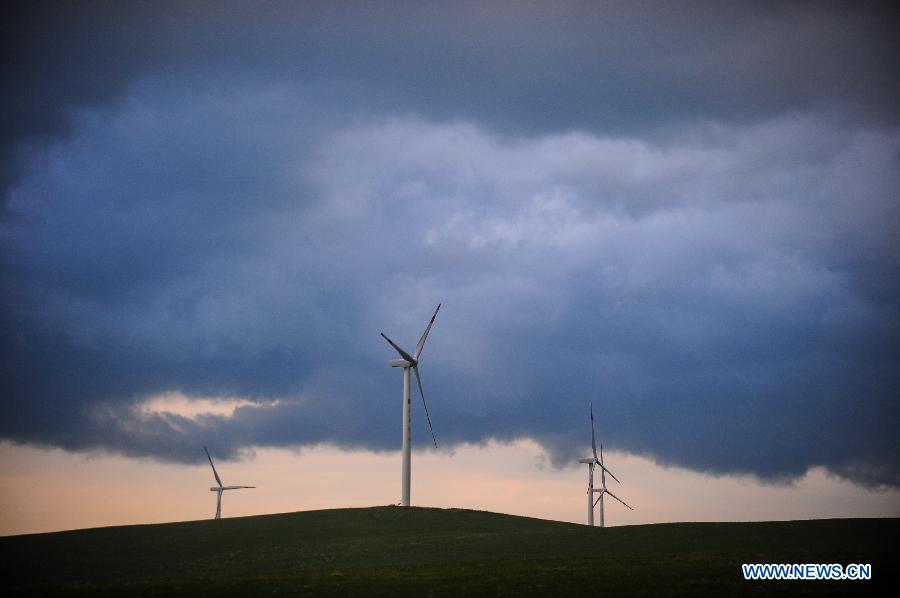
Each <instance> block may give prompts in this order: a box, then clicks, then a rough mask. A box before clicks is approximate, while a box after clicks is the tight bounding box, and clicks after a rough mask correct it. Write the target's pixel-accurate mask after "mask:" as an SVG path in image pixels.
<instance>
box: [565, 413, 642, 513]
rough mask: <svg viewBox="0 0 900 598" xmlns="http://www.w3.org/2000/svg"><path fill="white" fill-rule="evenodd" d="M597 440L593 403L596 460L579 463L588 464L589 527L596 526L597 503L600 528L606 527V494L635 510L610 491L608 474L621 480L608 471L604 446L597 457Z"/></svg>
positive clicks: (592, 440) (580, 460)
mask: <svg viewBox="0 0 900 598" xmlns="http://www.w3.org/2000/svg"><path fill="white" fill-rule="evenodd" d="M596 438H597V434H596V432H595V431H594V403H593V401H592V402H591V449H592V450H593V452H594V458H593V459H579V460H578V462H579V463H586V464H587V465H588V490H587V497H588V525H590V526H593V525H594V507H595V506H596V505H597V503H600V527H605V525H604V519H603V495H604V494H609V495H610V496H612V497H613V498H614V499H616V500H617V501H619V502H620V503H622V504H623V505H625V506H626V507H628V508H629V509H631V510H632V511H633V510H634V509H632V508H631V506H629V505H628V504H627V503H626V502H625V501H624V500H622V499H621V498H619V497H618V496H616V495H615V494H613V493H612V492H610V491H609V489H608V488H607V487H606V474H609V475H611V476H612V478H613V479H614V480H615V481H617V482H618V481H619V478H617V477H616V476H615V475H613V472H611V471H610V470H608V469H606V466H605V465H604V464H603V444H601V445H600V456H599V457H597V439H596ZM597 465H599V466H600V488H599V489H596V488H594V467H596V466H597ZM619 483H621V482H619ZM594 494H599V495H600V496H598V497H597V499H596V500H594Z"/></svg>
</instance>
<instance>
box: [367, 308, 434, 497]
mask: <svg viewBox="0 0 900 598" xmlns="http://www.w3.org/2000/svg"><path fill="white" fill-rule="evenodd" d="M440 309H441V304H440V303H438V306H437V308H436V309H435V310H434V314H432V316H431V321H430V322H428V327H427V328H425V332H423V333H422V338H420V339H419V342H418V343H417V344H416V352H415V354H413V355H410V354H409V353H407V352H406V351H404V350H403V349H401V348H400V347H399V346H398V345H397V343H395V342H394V341H392V340H391V339H389V338H388V337H387V336H386V335H385V334H384V333H383V332H382V333H381V336H383V337H384V340H386V341H387V342H388V343H390V345H391V346H392V347H393V348H394V350H396V351H397V353H399V354H400V357H402V359H391V360H390V361H389V362H388V363H389V364H390V366H391V367H393V368H403V450H402V453H403V466H402V469H403V477H402V486H403V489H402V494H401V499H400V506H402V507H408V506H409V480H410V466H411V462H412V452H411V447H410V414H409V411H410V404H409V370H412V371H413V372H415V374H416V383H417V384H418V385H419V396H421V397H422V404H423V405H424V406H425V417H426V418H428V429H429V430H431V440H432V442H434V448H437V439H435V437H434V428H432V427H431V415H429V414H428V403H426V402H425V391H423V390H422V379H421V378H420V377H419V356H420V355H421V354H422V348H423V347H424V346H425V339H426V338H428V333H429V332H430V331H431V327H432V326H433V325H434V319H435V318H436V317H437V313H438V310H440Z"/></svg>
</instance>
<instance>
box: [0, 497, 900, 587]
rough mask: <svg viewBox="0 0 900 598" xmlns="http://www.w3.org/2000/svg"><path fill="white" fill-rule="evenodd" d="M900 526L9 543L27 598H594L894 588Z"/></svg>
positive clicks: (114, 537)
mask: <svg viewBox="0 0 900 598" xmlns="http://www.w3.org/2000/svg"><path fill="white" fill-rule="evenodd" d="M898 532H900V519H832V520H815V521H789V522H763V523H675V524H658V525H638V526H628V527H615V528H607V529H599V528H588V527H586V526H582V525H574V524H570V523H560V522H555V521H545V520H541V519H530V518H526V517H514V516H511V515H501V514H498V513H487V512H481V511H468V510H459V509H426V508H412V509H401V508H399V507H374V508H369V509H334V510H326V511H307V512H300V513H288V514H283V515H264V516H257V517H242V518H235V519H223V520H221V521H193V522H187V523H170V524H160V525H135V526H125V527H108V528H97V529H87V530H78V531H71V532H58V533H51V534H34V535H27V536H13V537H6V538H0V555H2V556H0V574H2V579H3V580H4V582H3V583H4V588H5V589H6V590H7V591H9V590H12V592H13V593H14V594H17V595H41V596H44V595H48V594H49V595H67V594H69V595H71V594H76V593H84V592H90V593H93V594H99V595H119V594H122V593H131V594H134V595H182V594H187V595H198V596H201V595H210V596H212V595H216V596H219V595H223V594H232V595H270V596H271V595H279V596H284V595H315V596H321V595H347V594H350V595H358V596H387V595H396V594H415V595H418V596H466V595H491V596H523V595H525V596H529V595H555V596H596V595H598V594H601V593H605V592H608V593H610V594H614V595H622V594H642V595H647V594H651V595H652V594H658V595H673V594H709V593H716V594H723V593H727V594H734V593H743V592H749V593H753V594H766V595H767V594H773V593H775V594H777V593H785V594H786V593H790V594H798V593H807V592H808V593H820V592H834V593H842V594H843V593H847V592H866V593H871V592H872V591H873V590H876V589H878V588H877V587H881V588H886V587H890V586H893V585H896V581H897V580H898V574H897V572H896V569H895V568H896V567H897V566H898V564H900V560H898V558H897V557H898V549H897V547H896V546H897V544H896V542H897V540H896V539H897V537H898ZM742 562H764V563H779V562H782V563H818V562H822V563H841V564H847V563H872V577H873V579H872V580H871V581H818V582H809V581H781V582H772V581H770V582H748V581H744V579H743V576H742V574H741V563H742Z"/></svg>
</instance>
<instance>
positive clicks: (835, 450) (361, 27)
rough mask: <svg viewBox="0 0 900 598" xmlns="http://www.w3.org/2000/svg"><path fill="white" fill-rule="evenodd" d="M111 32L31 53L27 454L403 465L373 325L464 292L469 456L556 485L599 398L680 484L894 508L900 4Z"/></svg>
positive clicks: (414, 322) (456, 372)
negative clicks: (698, 481) (184, 409)
mask: <svg viewBox="0 0 900 598" xmlns="http://www.w3.org/2000/svg"><path fill="white" fill-rule="evenodd" d="M119 4H120V3H114V4H111V5H105V4H96V5H94V4H79V5H77V7H63V8H59V7H55V6H53V5H47V6H44V5H38V9H35V10H32V11H31V12H29V13H28V14H25V12H24V11H20V16H18V17H17V19H15V20H12V21H10V22H11V23H12V25H7V27H9V28H10V29H11V30H12V31H14V32H15V33H16V35H14V36H7V43H9V44H11V45H12V46H13V47H12V50H14V52H13V54H12V55H13V56H15V57H17V58H16V59H15V60H13V68H11V69H7V70H6V74H5V75H4V77H5V82H8V83H10V84H11V85H12V87H13V88H14V89H15V90H16V91H15V92H14V93H11V94H10V95H9V96H7V97H6V98H5V100H4V102H5V107H6V108H8V110H6V111H5V114H6V115H7V116H6V118H8V119H10V126H9V127H5V128H4V138H3V152H4V156H3V164H4V176H6V177H7V178H6V179H5V182H6V184H7V188H6V191H7V192H6V199H5V202H6V210H7V218H6V220H5V221H4V223H3V224H2V228H0V235H2V236H0V243H2V255H0V276H2V287H0V302H2V308H3V309H2V314H3V315H2V318H0V327H2V329H0V355H2V360H0V373H2V381H3V382H2V384H3V387H2V396H3V399H2V402H0V415H2V417H0V434H2V436H3V437H5V438H9V439H13V440H16V441H21V442H36V443H42V444H49V445H57V446H63V447H66V448H69V449H72V450H80V449H90V448H106V449H112V450H117V451H121V452H123V453H126V454H132V455H148V454H149V455H155V456H157V457H159V458H163V459H170V460H189V459H194V458H195V457H196V445H197V444H198V443H203V442H206V443H209V444H212V443H213V442H214V441H213V440H212V439H213V438H216V439H226V438H227V439H228V441H225V442H223V443H222V445H221V446H218V447H217V451H218V452H219V453H220V454H228V453H232V454H233V453H234V452H235V451H239V450H242V449H243V448H245V447H250V446H255V445H294V444H310V443H316V442H335V443H337V444H339V445H341V446H354V447H367V448H373V449H379V450H381V449H394V448H396V446H395V445H396V444H397V438H396V429H395V428H396V426H395V425H394V424H395V423H396V420H397V419H398V417H399V413H398V411H399V409H398V405H397V403H398V402H399V398H398V397H397V396H396V395H397V394H398V392H399V391H398V387H399V374H398V373H397V372H396V371H389V370H387V368H386V366H385V365H384V361H385V360H386V359H388V358H390V357H391V354H390V349H389V347H387V345H385V344H384V343H383V342H382V341H381V339H380V337H378V336H377V331H378V330H380V329H383V330H385V331H386V332H387V333H388V334H390V335H391V336H393V337H395V338H396V339H397V340H398V341H400V342H401V343H403V344H407V345H408V344H411V343H412V342H413V341H414V340H415V339H416V338H417V337H418V334H419V333H420V332H421V327H422V326H424V323H425V321H426V319H427V317H428V314H429V313H430V310H431V309H433V306H434V303H435V302H436V301H438V300H444V301H445V309H444V311H443V312H442V313H441V316H440V319H439V321H438V324H437V327H436V329H435V334H434V336H433V338H432V339H431V340H430V341H429V346H428V348H427V350H426V362H425V363H423V370H422V373H423V376H424V382H425V384H426V391H427V392H429V393H430V394H429V397H430V399H431V402H432V415H433V416H434V419H435V425H436V427H437V432H438V437H439V441H441V442H442V443H445V444H447V445H452V444H453V443H455V442H462V441H468V442H478V441H482V440H485V439H488V438H499V439H512V438H516V437H520V436H531V437H534V438H536V439H538V440H539V441H540V442H542V443H543V444H544V446H545V447H547V449H548V450H549V451H550V454H551V457H552V458H553V460H554V461H555V462H556V463H557V464H563V463H566V462H568V461H570V460H571V459H572V458H574V457H576V456H578V451H579V450H581V449H583V448H584V441H585V432H586V431H587V421H586V417H585V408H586V402H587V401H588V400H589V399H594V400H595V405H596V407H597V412H598V421H599V422H600V424H601V430H602V433H603V436H604V438H605V439H606V442H607V443H608V444H609V445H611V446H613V447H617V448H622V449H626V450H629V451H632V452H635V453H640V454H645V455H648V456H651V457H653V458H654V459H657V460H659V461H661V462H665V463H672V464H679V465H685V466H689V467H693V468H696V469H698V470H702V471H710V472H715V473H733V472H749V473H754V474H757V475H760V476H764V477H767V478H771V479H789V478H791V477H794V476H798V475H802V474H803V473H804V472H805V471H806V470H807V469H808V468H809V467H811V466H815V465H823V466H826V467H828V468H829V469H830V470H831V471H833V472H835V473H837V474H839V475H843V476H846V477H849V478H851V479H854V480H856V481H859V482H862V483H866V484H872V485H878V484H890V485H898V482H900V471H898V463H897V461H896V455H897V454H900V446H898V441H897V439H896V434H895V433H893V430H892V427H891V426H892V424H893V423H894V422H896V421H897V416H898V413H897V406H896V401H895V397H896V396H897V392H898V389H900V380H898V375H897V373H896V372H897V369H898V368H897V367H896V365H897V362H898V356H900V338H898V305H900V291H898V282H897V280H898V278H897V276H896V272H897V265H898V264H897V258H896V256H897V255H900V251H898V249H900V248H898V247H897V240H896V228H897V223H898V206H897V201H896V190H897V187H898V174H897V172H898V169H897V161H898V155H900V133H898V128H897V127H898V122H897V120H898V119H897V103H896V101H895V100H896V97H897V93H896V91H897V83H896V78H895V76H894V73H895V72H896V70H897V69H896V68H895V67H896V66H898V65H897V64H896V62H897V59H898V53H897V52H896V45H897V42H896V39H895V36H894V35H893V31H894V29H893V28H892V27H891V24H892V22H893V21H894V20H895V19H894V17H893V15H891V14H890V13H889V12H888V11H886V10H881V9H879V8H878V7H877V6H875V5H871V6H863V7H845V6H844V5H840V4H838V5H820V6H814V7H809V6H806V5H790V4H789V5H782V4H778V5H776V6H774V7H765V8H759V7H757V6H756V5H753V6H752V7H748V6H746V5H733V6H723V5H722V4H720V3H712V4H685V5H681V6H679V7H678V8H677V9H676V8H672V7H669V5H668V4H665V5H663V4H660V5H640V6H639V7H638V8H633V5H632V4H604V5H601V6H599V7H597V6H596V5H593V4H590V5H586V6H580V5H571V6H566V7H563V8H559V9H553V10H548V9H545V8H543V7H542V6H541V5H540V4H536V5H534V6H531V7H527V6H526V7H523V6H522V5H517V8H516V9H515V10H513V9H511V8H509V6H506V5H485V4H479V5H475V6H471V7H467V8H465V9H461V8H455V7H454V8H438V7H436V6H425V7H424V8H423V7H422V6H421V5H419V4H418V3H416V4H414V5H408V6H403V5H392V6H391V7H390V8H383V7H375V8H373V7H369V6H368V5H366V7H357V8H356V9H355V10H349V9H340V10H339V9H332V8H330V7H328V6H326V5H324V4H323V5H319V4H307V5H302V6H299V7H298V6H294V5H290V6H285V5H266V6H267V8H265V9H264V10H262V11H259V10H257V9H255V7H253V6H251V5H229V7H228V8H227V9H223V8H221V7H219V6H218V5H209V6H205V5H203V4H184V3H178V4H175V5H170V6H167V5H160V4H159V3H148V4H137V5H131V4H129V5H125V6H120V5H119ZM513 16H514V17H515V18H512V17H513ZM464 17H465V18H464ZM13 84H14V85H13ZM171 391H178V392H182V393H185V394H187V395H189V396H196V397H240V398H248V399H250V400H252V401H255V402H257V403H258V404H257V405H255V406H244V407H241V408H239V409H238V410H237V411H236V412H235V415H234V416H233V417H230V418H225V417H212V416H209V417H202V418H199V419H189V418H185V417H180V416H176V415H173V414H165V413H154V412H149V411H147V410H146V409H145V408H144V407H143V406H142V405H144V401H145V400H146V399H148V398H152V397H154V396H157V395H160V394H161V393H167V392H171ZM419 415H421V413H417V415H416V423H415V425H416V426H417V428H416V430H415V432H414V437H415V438H416V439H417V441H424V439H426V438H427V437H428V436H427V430H425V429H424V428H423V427H422V425H423V423H422V421H420V420H421V419H422V418H421V417H419Z"/></svg>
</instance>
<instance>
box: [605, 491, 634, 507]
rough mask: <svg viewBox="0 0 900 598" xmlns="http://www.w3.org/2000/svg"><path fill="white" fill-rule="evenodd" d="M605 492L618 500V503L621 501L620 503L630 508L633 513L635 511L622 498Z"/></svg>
mask: <svg viewBox="0 0 900 598" xmlns="http://www.w3.org/2000/svg"><path fill="white" fill-rule="evenodd" d="M605 492H606V494H609V495H610V496H612V497H613V498H614V499H616V500H617V501H619V502H620V503H622V504H623V505H625V506H626V507H628V508H629V509H631V510H632V511H633V510H634V509H633V508H632V507H631V505H629V504H628V503H627V502H625V501H624V500H622V499H621V498H619V497H618V496H616V495H615V494H613V493H612V492H610V491H609V490H606V491H605Z"/></svg>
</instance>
